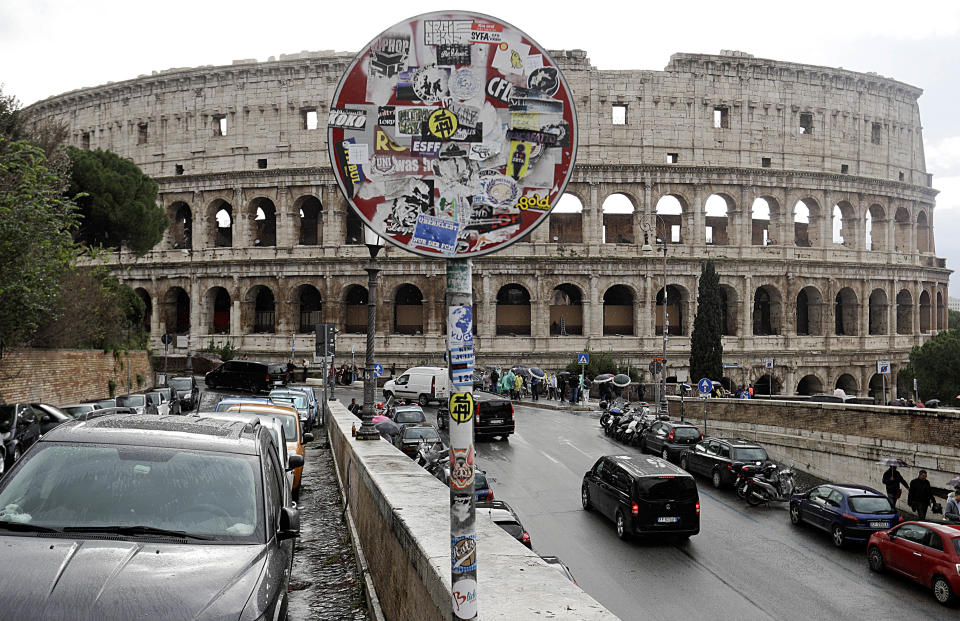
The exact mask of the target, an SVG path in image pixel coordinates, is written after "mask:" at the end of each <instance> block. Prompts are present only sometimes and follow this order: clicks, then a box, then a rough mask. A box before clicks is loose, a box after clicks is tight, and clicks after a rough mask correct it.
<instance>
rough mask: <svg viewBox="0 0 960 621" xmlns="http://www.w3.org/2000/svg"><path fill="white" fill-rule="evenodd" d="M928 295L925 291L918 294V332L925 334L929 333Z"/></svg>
mask: <svg viewBox="0 0 960 621" xmlns="http://www.w3.org/2000/svg"><path fill="white" fill-rule="evenodd" d="M930 310H931V309H930V294H929V293H927V292H926V291H922V292H921V293H920V332H923V333H924V334H926V333H927V332H929V331H930V323H931V322H930Z"/></svg>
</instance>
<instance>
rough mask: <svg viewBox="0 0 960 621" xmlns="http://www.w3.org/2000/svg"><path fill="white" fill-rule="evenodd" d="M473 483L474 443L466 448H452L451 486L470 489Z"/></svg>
mask: <svg viewBox="0 0 960 621" xmlns="http://www.w3.org/2000/svg"><path fill="white" fill-rule="evenodd" d="M472 485H473V444H470V446H468V447H467V448H465V449H458V448H453V447H451V448H450V487H452V488H453V489H459V490H464V489H470V486H472Z"/></svg>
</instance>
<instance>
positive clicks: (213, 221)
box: [207, 198, 234, 248]
mask: <svg viewBox="0 0 960 621" xmlns="http://www.w3.org/2000/svg"><path fill="white" fill-rule="evenodd" d="M207 216H208V222H210V227H209V231H210V237H209V238H208V242H209V247H211V248H231V247H232V246H233V230H234V213H233V205H231V204H230V203H228V202H227V201H225V200H223V199H222V198H218V199H216V200H215V201H213V202H212V203H210V205H209V206H208V207H207Z"/></svg>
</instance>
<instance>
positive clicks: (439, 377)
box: [383, 367, 450, 407]
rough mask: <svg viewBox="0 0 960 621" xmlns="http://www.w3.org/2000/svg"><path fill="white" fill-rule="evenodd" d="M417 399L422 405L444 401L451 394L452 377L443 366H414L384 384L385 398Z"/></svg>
mask: <svg viewBox="0 0 960 621" xmlns="http://www.w3.org/2000/svg"><path fill="white" fill-rule="evenodd" d="M391 395H392V396H393V397H394V398H397V399H415V400H416V401H417V403H419V404H420V406H421V407H423V406H425V405H427V404H428V403H430V402H431V401H436V402H437V403H441V404H442V403H444V402H445V401H446V400H447V397H448V396H449V395H450V378H449V376H448V375H447V369H445V368H441V367H413V368H412V369H407V370H406V371H404V372H403V373H402V374H401V375H400V377H398V378H397V379H393V380H390V381H389V382H387V383H386V384H384V385H383V398H384V399H389V398H390V396H391Z"/></svg>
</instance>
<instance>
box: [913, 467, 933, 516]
mask: <svg viewBox="0 0 960 621" xmlns="http://www.w3.org/2000/svg"><path fill="white" fill-rule="evenodd" d="M931 502H933V491H932V490H931V489H930V481H928V480H927V471H926V470H921V471H920V474H919V475H918V476H917V478H915V479H914V480H912V481H910V491H909V493H907V504H908V505H910V508H911V509H913V510H914V511H916V512H917V517H919V518H920V519H921V520H925V519H927V507H929V506H930V503H931Z"/></svg>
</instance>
